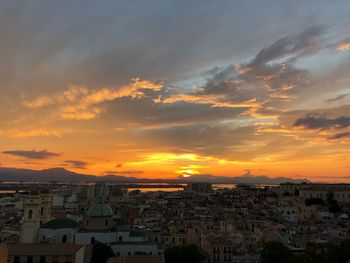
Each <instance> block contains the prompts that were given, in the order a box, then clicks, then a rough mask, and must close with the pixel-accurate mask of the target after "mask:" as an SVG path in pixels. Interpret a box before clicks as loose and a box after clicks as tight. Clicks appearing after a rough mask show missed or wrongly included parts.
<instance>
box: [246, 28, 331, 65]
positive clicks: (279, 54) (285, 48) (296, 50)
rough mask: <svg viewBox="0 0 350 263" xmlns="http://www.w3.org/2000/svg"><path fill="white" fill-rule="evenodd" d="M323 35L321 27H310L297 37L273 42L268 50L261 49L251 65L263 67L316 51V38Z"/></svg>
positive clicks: (292, 36) (288, 37) (323, 31)
mask: <svg viewBox="0 0 350 263" xmlns="http://www.w3.org/2000/svg"><path fill="white" fill-rule="evenodd" d="M323 33H325V28H324V27H323V26H312V27H309V28H307V29H306V30H304V31H302V32H301V33H299V34H297V35H289V36H287V37H284V38H281V39H279V40H277V41H276V42H274V43H273V44H272V45H271V46H269V47H268V48H264V49H262V50H261V51H260V52H259V53H258V55H257V56H256V57H255V59H254V60H253V61H252V63H251V65H265V64H266V63H268V62H270V61H273V60H276V59H280V58H283V57H285V56H288V55H293V56H292V58H289V60H291V59H295V58H296V57H299V56H301V55H305V54H307V53H311V52H314V51H315V49H316V50H317V44H318V38H319V37H320V35H322V34H323Z"/></svg>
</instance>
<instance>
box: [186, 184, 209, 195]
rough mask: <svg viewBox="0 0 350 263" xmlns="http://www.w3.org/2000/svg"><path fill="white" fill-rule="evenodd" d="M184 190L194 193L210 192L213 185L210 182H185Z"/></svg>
mask: <svg viewBox="0 0 350 263" xmlns="http://www.w3.org/2000/svg"><path fill="white" fill-rule="evenodd" d="M186 190H187V191H191V192H196V193H211V192H212V191H213V187H212V184H210V183H189V184H187V187H186Z"/></svg>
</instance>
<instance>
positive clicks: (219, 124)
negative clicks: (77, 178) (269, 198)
mask: <svg viewBox="0 0 350 263" xmlns="http://www.w3.org/2000/svg"><path fill="white" fill-rule="evenodd" d="M64 2H65V1H62V2H61V1H60V2H54V1H47V2H46V1H45V2H43V1H31V2H30V3H28V2H26V3H24V2H23V1H4V2H1V3H0V19H1V24H2V25H3V30H1V31H0V72H1V74H0V85H1V86H0V90H1V97H0V118H1V122H0V145H1V148H0V151H1V153H0V167H14V168H28V169H36V170H39V169H46V168H50V167H64V168H66V169H68V170H72V171H75V172H78V173H85V174H94V175H105V174H118V175H123V176H132V177H139V178H160V179H162V178H164V179H166V178H177V177H189V176H191V175H215V176H241V175H244V174H248V175H250V176H251V175H257V176H258V175H266V176H269V177H279V176H283V177H292V178H295V179H302V178H306V179H309V180H312V181H330V182H331V181H332V182H346V181H348V180H349V178H350V165H349V163H350V162H349V161H350V157H349V156H350V155H349V154H350V88H349V84H350V77H349V73H350V63H349V58H350V29H349V28H350V18H349V16H348V13H349V11H350V4H349V3H348V2H347V1H332V2H331V3H330V2H329V1H318V2H317V4H305V1H293V2H286V1H283V3H282V2H281V1H264V3H261V2H260V1H250V2H249V3H247V2H241V3H239V4H238V3H237V2H233V1H222V2H213V1H200V4H199V3H198V2H196V1H191V2H190V3H188V1H153V4H152V5H151V4H149V3H148V2H146V1H136V2H134V3H127V2H123V1H105V2H104V3H103V4H101V3H99V4H97V3H96V2H94V1H84V2H83V1H75V2H74V3H70V4H69V5H67V4H64ZM83 3H84V4H83Z"/></svg>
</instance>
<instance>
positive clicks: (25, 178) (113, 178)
mask: <svg viewBox="0 0 350 263" xmlns="http://www.w3.org/2000/svg"><path fill="white" fill-rule="evenodd" d="M0 181H3V182H51V181H57V182H67V183H78V182H97V181H105V182H116V183H151V182H154V183H166V182H167V183H189V182H210V183H214V184H220V183H221V184H240V183H245V184H280V183H285V182H291V183H301V182H310V181H309V180H307V179H292V178H287V177H275V178H271V177H268V176H265V175H261V176H254V175H251V174H245V175H242V176H237V177H228V176H214V175H210V174H201V175H192V176H190V177H178V178H176V179H147V178H136V177H127V176H122V175H117V174H109V175H105V176H94V175H89V174H80V173H75V172H71V171H68V170H66V169H64V168H50V169H44V170H30V169H17V168H1V167H0Z"/></svg>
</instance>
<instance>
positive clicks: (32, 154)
mask: <svg viewBox="0 0 350 263" xmlns="http://www.w3.org/2000/svg"><path fill="white" fill-rule="evenodd" d="M2 153H4V154H10V155H16V156H20V157H24V158H28V159H48V158H51V157H57V156H60V155H61V154H59V153H54V152H49V151H47V150H46V149H45V150H42V151H36V150H32V151H25V150H16V151H3V152H2Z"/></svg>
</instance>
